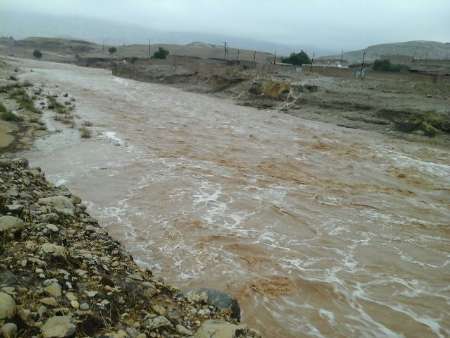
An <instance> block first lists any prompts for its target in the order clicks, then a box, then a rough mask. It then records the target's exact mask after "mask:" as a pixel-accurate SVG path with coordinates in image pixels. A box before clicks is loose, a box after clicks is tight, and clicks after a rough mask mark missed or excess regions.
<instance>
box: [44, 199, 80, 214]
mask: <svg viewBox="0 0 450 338" xmlns="http://www.w3.org/2000/svg"><path fill="white" fill-rule="evenodd" d="M38 202H39V204H42V205H46V206H49V207H51V208H52V209H54V210H55V211H56V212H58V213H60V214H63V215H66V216H73V215H74V210H75V207H74V206H73V203H72V200H71V199H70V198H68V197H65V196H52V197H45V198H40V199H39V201H38Z"/></svg>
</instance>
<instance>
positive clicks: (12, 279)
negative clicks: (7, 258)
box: [0, 270, 17, 286]
mask: <svg viewBox="0 0 450 338" xmlns="http://www.w3.org/2000/svg"><path fill="white" fill-rule="evenodd" d="M16 283H17V277H16V275H15V274H13V273H12V272H11V271H8V270H5V271H2V272H0V286H9V285H15V284H16Z"/></svg>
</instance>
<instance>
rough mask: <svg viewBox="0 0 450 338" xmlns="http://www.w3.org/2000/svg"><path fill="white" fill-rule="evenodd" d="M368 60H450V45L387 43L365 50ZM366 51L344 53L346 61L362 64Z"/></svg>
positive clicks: (419, 42) (338, 57)
mask: <svg viewBox="0 0 450 338" xmlns="http://www.w3.org/2000/svg"><path fill="white" fill-rule="evenodd" d="M365 50H366V52H367V54H366V60H367V61H369V62H370V61H374V60H376V59H381V58H385V57H393V58H394V57H397V58H398V59H401V58H402V57H408V58H411V59H412V58H415V59H434V60H438V59H440V60H442V59H448V58H450V43H442V42H435V41H408V42H398V43H386V44H380V45H374V46H370V47H368V48H367V49H365ZM363 52H364V50H363V49H362V50H357V51H353V52H347V53H344V60H347V61H348V62H349V63H357V62H361V60H362V55H363ZM340 58H341V55H332V56H327V57H323V58H321V59H340Z"/></svg>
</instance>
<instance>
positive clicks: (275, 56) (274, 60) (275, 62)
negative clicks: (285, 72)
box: [273, 49, 277, 65]
mask: <svg viewBox="0 0 450 338" xmlns="http://www.w3.org/2000/svg"><path fill="white" fill-rule="evenodd" d="M273 64H274V65H276V64H277V50H276V49H275V53H274V58H273Z"/></svg>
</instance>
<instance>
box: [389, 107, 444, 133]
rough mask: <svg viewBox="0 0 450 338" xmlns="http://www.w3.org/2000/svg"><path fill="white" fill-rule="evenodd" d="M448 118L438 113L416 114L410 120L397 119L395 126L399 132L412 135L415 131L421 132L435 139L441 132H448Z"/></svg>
mask: <svg viewBox="0 0 450 338" xmlns="http://www.w3.org/2000/svg"><path fill="white" fill-rule="evenodd" d="M447 124H448V118H447V119H446V118H445V116H444V115H441V114H438V113H436V112H432V111H431V112H426V113H415V114H413V115H412V116H410V117H408V118H403V119H397V121H395V125H396V127H397V129H398V130H400V131H403V132H406V133H412V132H414V131H421V132H422V133H423V134H424V135H426V136H428V137H434V136H436V134H438V133H439V130H441V131H443V132H448V131H447V130H446V126H447Z"/></svg>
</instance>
